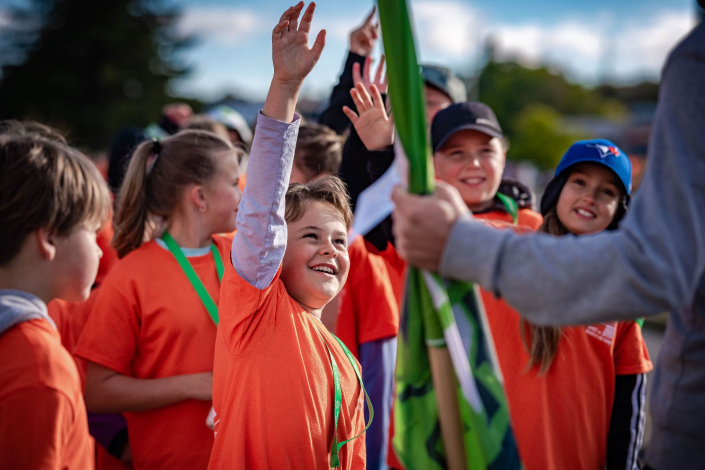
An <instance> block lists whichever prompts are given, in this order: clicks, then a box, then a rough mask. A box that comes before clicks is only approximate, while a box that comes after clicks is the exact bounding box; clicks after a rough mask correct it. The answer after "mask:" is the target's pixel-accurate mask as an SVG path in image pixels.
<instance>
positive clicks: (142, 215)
mask: <svg viewBox="0 0 705 470" xmlns="http://www.w3.org/2000/svg"><path fill="white" fill-rule="evenodd" d="M234 151H235V149H234V148H233V146H232V145H231V144H230V142H226V141H225V140H224V139H221V138H220V137H218V136H217V135H215V134H213V133H212V132H206V131H200V130H186V131H181V132H179V133H178V134H176V135H173V136H171V137H168V138H166V139H164V140H163V141H161V142H158V141H147V142H143V143H142V144H140V145H139V147H137V149H136V150H135V153H134V155H133V156H132V159H131V160H130V165H129V166H128V167H127V173H126V174H125V181H124V182H123V184H122V187H121V188H120V192H119V194H118V199H117V205H116V211H115V220H114V224H115V236H114V238H113V247H115V250H116V251H117V254H118V256H119V257H120V258H122V257H124V256H125V255H127V254H128V253H130V252H131V251H133V250H136V249H137V248H139V247H140V245H142V243H143V242H144V241H145V240H149V239H151V238H152V237H153V236H159V235H161V233H155V230H156V231H158V229H159V228H160V226H159V224H153V223H152V222H153V219H150V216H151V217H154V216H156V217H159V218H161V219H162V220H163V221H165V220H166V219H168V218H169V217H170V216H171V215H172V214H173V213H174V210H176V207H177V205H178V203H179V198H180V197H181V195H182V193H183V191H184V190H185V188H186V187H187V186H188V185H190V184H196V185H203V184H206V183H207V182H208V181H209V180H210V179H211V178H213V176H215V174H216V172H217V169H218V162H217V155H219V154H221V153H226V152H234Z"/></svg>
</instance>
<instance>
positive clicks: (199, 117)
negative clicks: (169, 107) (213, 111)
mask: <svg viewBox="0 0 705 470" xmlns="http://www.w3.org/2000/svg"><path fill="white" fill-rule="evenodd" d="M184 129H188V130H192V131H208V132H212V133H213V134H215V135H217V136H218V137H220V138H221V139H223V140H227V141H229V140H230V136H229V134H228V128H227V127H225V125H224V124H222V123H220V122H218V121H216V120H215V119H211V118H209V117H208V116H205V115H203V114H196V115H194V116H191V119H189V121H188V124H186V127H185V128H184Z"/></svg>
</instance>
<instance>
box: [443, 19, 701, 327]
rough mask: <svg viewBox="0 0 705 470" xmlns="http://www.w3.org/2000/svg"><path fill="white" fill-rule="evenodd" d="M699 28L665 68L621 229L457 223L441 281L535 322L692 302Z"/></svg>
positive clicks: (612, 316)
mask: <svg viewBox="0 0 705 470" xmlns="http://www.w3.org/2000/svg"><path fill="white" fill-rule="evenodd" d="M703 202H705V25H700V26H699V27H698V28H697V29H696V30H695V31H694V32H693V33H692V34H691V36H690V37H689V38H687V39H686V40H685V41H684V42H683V43H681V45H680V46H678V47H677V48H676V49H675V50H674V51H673V53H672V54H671V56H670V57H669V60H668V62H667V64H666V66H665V67H664V70H663V78H662V83H661V88H660V91H659V103H658V107H657V111H656V116H655V120H654V123H653V132H652V138H651V142H650V145H649V157H648V165H647V169H646V173H645V176H644V180H643V183H642V186H641V188H640V190H639V192H638V194H636V196H635V198H634V200H633V204H632V205H631V208H630V211H629V214H628V216H627V217H626V219H625V220H624V222H623V224H622V226H621V227H620V230H618V231H616V232H611V233H604V232H603V233H601V234H598V235H592V236H582V237H563V238H553V237H550V236H547V235H543V234H534V235H525V236H520V235H516V234H514V233H511V232H509V231H498V230H495V229H492V228H489V227H487V226H485V225H483V224H480V223H477V222H475V221H473V220H471V219H461V220H459V221H458V222H457V223H456V224H455V226H454V227H453V230H452V232H451V234H450V237H449V239H448V241H447V243H446V246H445V249H444V253H443V256H442V260H441V267H440V273H441V274H442V275H443V276H447V277H451V278H456V279H461V280H466V281H471V282H478V283H480V285H482V286H483V287H484V288H485V289H487V290H490V291H492V292H494V293H495V294H497V295H501V296H503V297H504V298H505V299H506V300H507V302H509V304H510V305H512V306H513V307H514V308H516V309H517V310H518V311H519V312H521V314H522V316H524V317H526V318H527V319H528V320H530V321H531V322H533V323H536V324H539V325H547V324H580V323H594V322H598V321H604V320H619V319H629V318H635V317H639V316H643V315H652V314H657V313H660V312H664V311H677V310H682V309H684V308H686V307H687V306H689V305H692V304H693V302H694V299H695V297H696V290H697V287H698V283H699V281H700V279H701V278H702V277H703V272H704V270H705V210H703Z"/></svg>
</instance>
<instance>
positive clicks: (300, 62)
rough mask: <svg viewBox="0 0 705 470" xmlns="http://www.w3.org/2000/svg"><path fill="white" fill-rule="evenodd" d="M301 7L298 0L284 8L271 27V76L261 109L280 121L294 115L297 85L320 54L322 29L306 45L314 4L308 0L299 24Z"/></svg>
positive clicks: (311, 68)
mask: <svg viewBox="0 0 705 470" xmlns="http://www.w3.org/2000/svg"><path fill="white" fill-rule="evenodd" d="M303 8H304V2H299V3H297V4H296V5H295V6H293V7H291V8H289V9H288V10H286V11H285V12H284V14H283V15H282V17H281V19H280V20H279V24H278V25H276V26H275V27H274V30H273V31H272V63H273V64H274V77H272V84H271V85H270V87H269V93H268V94H267V99H266V100H265V102H264V109H262V113H263V114H264V115H265V116H267V117H270V118H272V119H277V120H279V121H283V122H292V120H293V119H294V110H295V109H296V100H297V99H298V97H299V90H300V89H301V85H302V83H303V81H304V78H306V76H307V75H308V74H309V72H311V70H313V67H314V65H316V62H318V59H319V58H320V57H321V52H323V46H324V45H325V42H326V30H325V29H324V30H321V32H320V33H318V36H316V41H315V42H314V43H313V46H312V47H310V48H309V47H308V33H309V31H310V30H311V21H312V20H313V11H314V10H315V9H316V4H315V3H313V2H311V3H310V4H309V5H308V8H306V11H305V12H304V15H303V16H302V17H301V23H300V24H299V22H298V20H299V15H300V14H301V10H303Z"/></svg>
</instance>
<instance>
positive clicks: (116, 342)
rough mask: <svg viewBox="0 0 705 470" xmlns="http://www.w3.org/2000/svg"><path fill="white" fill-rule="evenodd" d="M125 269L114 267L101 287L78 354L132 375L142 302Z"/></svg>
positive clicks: (124, 373)
mask: <svg viewBox="0 0 705 470" xmlns="http://www.w3.org/2000/svg"><path fill="white" fill-rule="evenodd" d="M123 271H125V270H123V269H119V267H118V269H114V270H112V271H111V272H110V274H109V275H108V277H107V279H106V280H105V282H104V283H103V285H102V286H101V288H100V291H99V292H98V296H97V298H96V300H95V304H94V306H93V309H92V313H91V314H90V315H89V317H88V321H87V322H86V325H85V327H84V329H83V332H82V333H81V337H80V338H79V340H78V344H77V346H76V349H75V354H76V355H78V356H80V357H82V358H84V359H86V360H88V361H91V362H94V363H96V364H98V365H101V366H103V367H107V368H108V369H111V370H114V371H115V372H118V373H120V374H123V375H131V372H132V362H133V359H134V357H135V351H136V349H137V344H138V341H139V334H140V319H139V302H138V299H137V298H136V294H135V292H136V289H137V287H136V286H135V285H134V281H132V280H131V279H130V277H129V273H126V272H123Z"/></svg>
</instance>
